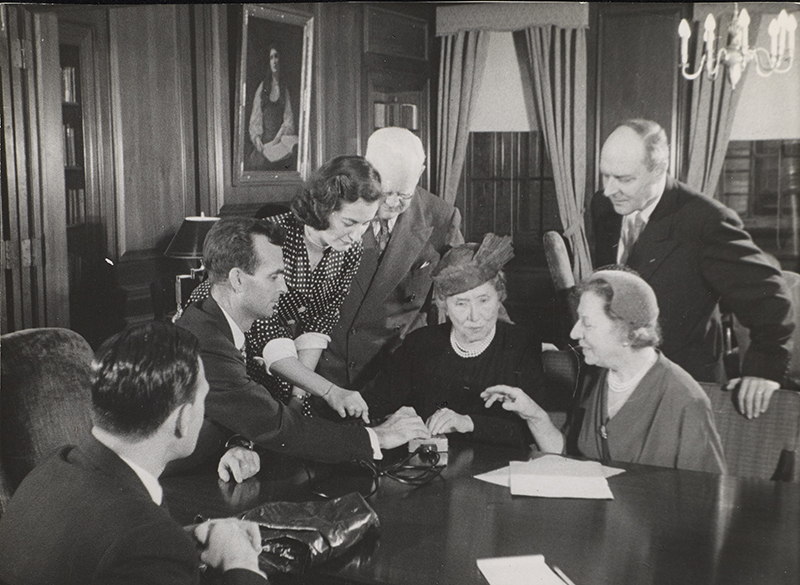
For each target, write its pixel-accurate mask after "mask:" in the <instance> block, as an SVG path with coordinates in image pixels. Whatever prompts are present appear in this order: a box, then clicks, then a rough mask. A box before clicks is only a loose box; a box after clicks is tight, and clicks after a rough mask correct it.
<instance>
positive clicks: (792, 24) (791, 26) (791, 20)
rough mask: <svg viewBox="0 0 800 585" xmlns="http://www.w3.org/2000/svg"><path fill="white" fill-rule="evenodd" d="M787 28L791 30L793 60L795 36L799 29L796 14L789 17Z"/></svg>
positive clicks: (790, 41)
mask: <svg viewBox="0 0 800 585" xmlns="http://www.w3.org/2000/svg"><path fill="white" fill-rule="evenodd" d="M786 30H787V31H788V32H789V59H790V60H791V59H792V58H793V57H794V42H795V38H794V36H795V34H796V31H797V18H796V17H795V15H794V14H792V15H791V16H789V18H788V19H787V23H786Z"/></svg>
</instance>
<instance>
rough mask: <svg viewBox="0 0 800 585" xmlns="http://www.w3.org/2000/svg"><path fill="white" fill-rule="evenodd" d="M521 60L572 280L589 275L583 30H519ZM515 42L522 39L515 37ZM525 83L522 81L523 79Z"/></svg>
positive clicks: (552, 28) (584, 35)
mask: <svg viewBox="0 0 800 585" xmlns="http://www.w3.org/2000/svg"><path fill="white" fill-rule="evenodd" d="M523 34H524V47H523V49H524V52H523V55H524V57H523V60H527V65H528V68H529V70H530V81H529V83H530V86H531V87H530V91H531V92H532V94H533V100H534V109H535V111H536V115H537V118H538V120H539V127H540V128H541V129H542V131H543V132H544V138H545V144H546V145H547V153H548V155H549V157H550V162H551V164H552V167H553V178H554V182H555V187H556V196H557V198H558V211H559V215H560V217H561V223H562V225H563V227H564V237H566V239H567V241H568V242H569V244H570V247H571V249H572V255H573V261H572V271H573V273H574V275H575V279H576V280H578V281H579V280H580V279H582V278H584V277H586V276H588V275H589V274H590V273H591V271H592V261H591V257H590V255H589V242H588V240H587V237H586V227H585V225H584V221H583V211H584V205H585V196H586V29H585V28H560V27H556V26H537V27H532V28H529V29H527V30H525V31H524V32H523ZM515 36H516V37H517V40H518V42H520V41H522V38H521V37H520V36H519V35H515ZM523 83H525V81H524V80H523Z"/></svg>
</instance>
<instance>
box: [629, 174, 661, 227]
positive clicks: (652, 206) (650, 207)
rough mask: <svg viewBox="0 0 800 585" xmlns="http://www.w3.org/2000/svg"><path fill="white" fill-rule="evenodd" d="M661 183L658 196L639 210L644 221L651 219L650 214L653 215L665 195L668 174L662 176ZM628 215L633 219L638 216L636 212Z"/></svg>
mask: <svg viewBox="0 0 800 585" xmlns="http://www.w3.org/2000/svg"><path fill="white" fill-rule="evenodd" d="M659 183H660V184H659V188H658V197H654V198H653V199H652V200H650V202H649V203H648V204H647V205H646V206H645V208H644V209H642V210H641V211H639V216H640V217H641V218H642V219H643V220H644V223H647V222H648V221H650V216H651V215H653V210H655V208H656V206H657V205H658V202H659V201H661V197H662V196H663V195H664V189H666V187H667V175H666V174H665V175H664V176H663V177H661V180H660V181H659ZM626 217H629V218H631V220H632V219H634V218H635V217H636V213H635V212H634V213H631V214H629V215H628V216H626Z"/></svg>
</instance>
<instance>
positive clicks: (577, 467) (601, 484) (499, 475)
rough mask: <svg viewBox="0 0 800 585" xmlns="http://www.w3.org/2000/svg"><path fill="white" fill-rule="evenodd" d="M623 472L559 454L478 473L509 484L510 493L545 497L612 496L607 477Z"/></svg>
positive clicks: (503, 483)
mask: <svg viewBox="0 0 800 585" xmlns="http://www.w3.org/2000/svg"><path fill="white" fill-rule="evenodd" d="M618 473H622V470H621V469H614V468H612V467H605V466H603V465H601V464H600V463H598V462H597V461H576V460H574V459H568V458H566V457H562V456H560V455H545V456H543V457H539V458H537V459H533V460H531V461H512V462H511V464H510V465H509V466H508V467H503V468H500V469H496V470H494V471H489V472H488V473H483V474H481V475H477V476H475V477H476V478H477V479H480V480H482V481H487V482H489V483H494V484H497V485H502V486H509V487H510V488H511V493H512V494H514V495H522V496H539V497H543V498H593V499H613V498H614V496H613V494H612V493H611V489H610V488H609V487H608V482H607V481H606V478H607V477H611V476H612V475H616V474H618Z"/></svg>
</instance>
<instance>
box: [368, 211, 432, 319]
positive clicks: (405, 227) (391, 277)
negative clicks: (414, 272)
mask: <svg viewBox="0 0 800 585" xmlns="http://www.w3.org/2000/svg"><path fill="white" fill-rule="evenodd" d="M432 231H433V226H432V225H431V224H430V223H429V222H428V221H427V220H426V219H425V216H424V215H423V213H422V205H421V198H420V197H414V200H413V202H412V203H411V206H410V207H409V208H408V209H407V210H406V211H405V212H404V213H403V214H402V215H400V216H399V217H398V218H397V223H396V224H395V225H394V229H393V230H392V237H391V238H390V239H389V244H388V245H387V246H386V250H384V253H383V258H382V259H381V261H380V264H378V269H377V271H376V273H375V277H374V278H373V279H372V283H371V286H370V287H369V290H368V291H367V297H368V298H367V299H365V302H364V303H363V304H362V306H363V305H367V304H368V303H369V302H371V301H374V302H378V303H380V302H382V301H383V300H384V299H385V298H386V296H387V295H388V294H389V293H390V292H391V291H393V290H394V289H395V288H396V287H397V285H398V284H399V283H400V281H401V280H403V278H405V276H406V275H407V274H408V272H409V271H410V270H411V267H412V266H413V265H414V262H415V261H416V259H417V257H418V256H419V254H420V252H421V251H422V248H423V247H424V246H425V242H427V241H428V240H429V239H430V237H431V232H432Z"/></svg>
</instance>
